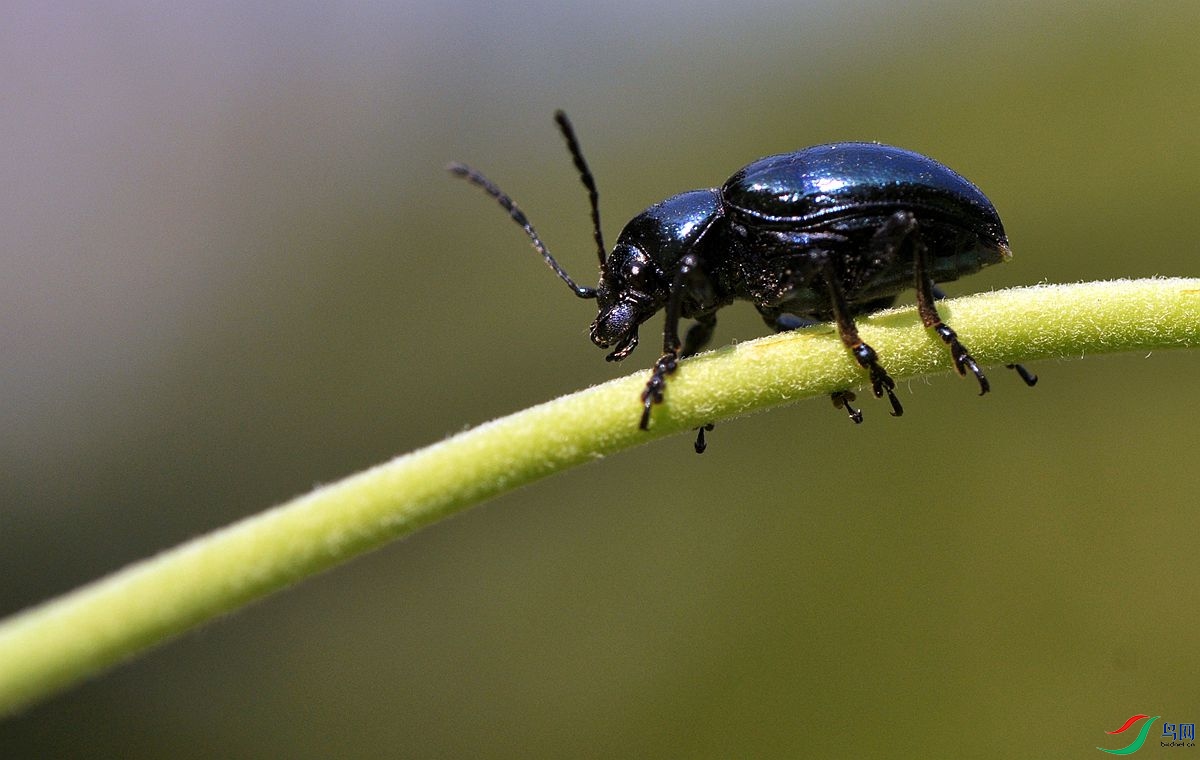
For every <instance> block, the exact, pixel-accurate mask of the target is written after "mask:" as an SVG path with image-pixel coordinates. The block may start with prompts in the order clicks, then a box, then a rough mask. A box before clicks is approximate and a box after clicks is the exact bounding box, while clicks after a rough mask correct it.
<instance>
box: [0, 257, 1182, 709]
mask: <svg viewBox="0 0 1200 760" xmlns="http://www.w3.org/2000/svg"><path fill="white" fill-rule="evenodd" d="M939 310H940V311H941V313H942V316H943V318H944V319H945V320H946V322H948V323H949V324H951V325H953V326H954V328H955V329H956V330H957V331H958V333H959V335H960V337H961V338H962V340H963V343H964V344H966V345H967V346H968V347H969V348H970V349H971V351H972V353H973V355H974V356H975V358H976V359H977V360H978V361H979V362H980V364H981V365H996V364H1006V363H1010V362H1017V361H1026V362H1027V361H1034V360H1037V359H1045V358H1050V357H1078V356H1081V355H1084V354H1093V353H1104V352H1116V351H1131V350H1138V351H1149V350H1154V349H1163V348H1179V347H1194V346H1197V345H1200V280H1198V279H1152V280H1124V281H1117V282H1103V283H1083V284H1077V285H1062V286H1049V285H1047V286H1037V287H1030V288H1018V289H1013V290H1006V291H1001V292H996V293H988V294H980V295H976V296H970V297H967V298H959V299H954V300H949V301H944V302H942V303H941V304H939ZM860 328H861V334H862V337H863V339H864V340H866V341H867V342H868V343H870V344H871V345H872V346H874V347H875V349H876V350H877V351H878V352H879V355H880V357H881V360H882V363H883V364H884V366H886V367H887V368H888V370H889V371H890V372H891V374H892V375H893V377H895V378H896V379H897V380H900V379H903V378H909V377H915V376H918V375H924V374H931V373H944V372H947V371H948V370H949V365H950V362H949V356H948V354H947V350H946V347H945V345H943V344H942V343H941V341H940V340H939V339H938V338H937V337H936V336H935V335H933V334H932V333H931V332H930V331H929V330H926V329H924V328H923V327H922V326H921V324H920V322H919V320H918V319H917V317H916V314H915V311H914V310H913V309H911V308H909V309H898V310H891V311H888V312H883V313H880V314H878V315H874V316H872V317H871V318H869V319H862V320H860ZM647 363H648V362H647ZM647 373H648V370H645V369H641V370H639V371H637V372H636V373H634V374H633V375H630V376H628V377H624V378H620V379H618V380H613V381H612V382H608V383H604V384H602V385H597V386H595V387H592V388H588V389H586V390H583V391H580V392H578V393H573V394H571V395H569V396H564V397H562V398H559V399H556V400H554V401H551V402H548V403H545V404H541V405H539V406H535V407H533V408H531V409H526V410H525V411H522V412H518V413H516V414H512V415H510V416H508V417H504V418H502V419H499V420H495V421H493V422H489V423H487V424H484V425H480V426H479V427H477V428H474V429H473V430H468V431H466V432H464V433H461V434H459V435H456V436H454V437H452V438H449V439H447V440H444V441H442V442H440V443H436V444H434V445H432V446H429V447H427V448H424V449H421V450H419V451H416V452H413V453H411V454H407V455H405V456H401V457H398V458H396V459H394V460H392V461H390V462H387V463H384V464H381V465H378V466H376V467H374V468H372V469H369V470H367V471H365V472H362V473H359V474H357V475H352V476H350V477H348V478H346V479H345V480H342V481H340V482H338V483H333V484H331V485H327V486H323V487H321V488H318V489H316V490H315V491H313V492H312V493H309V494H307V495H305V496H301V497H299V498H296V499H294V500H292V501H290V502H287V503H286V504H283V505H280V506H278V507H275V508H273V509H270V510H268V511H266V512H263V513H261V514H258V515H255V516H253V517H249V518H247V519H245V520H242V521H240V522H238V523H235V524H234V525H231V526H229V527H227V528H224V529H221V530H218V531H216V532H214V533H211V534H209V535H207V536H202V537H200V538H197V539H195V540H192V541H189V542H187V543H185V544H183V545H181V546H178V547H176V548H174V549H171V550H169V551H166V552H163V553H162V554H159V555H158V556H156V557H152V558H150V559H147V560H144V561H142V562H139V563H136V564H134V565H131V566H129V567H127V568H125V569H123V570H120V571H118V572H116V573H114V574H112V575H110V576H108V577H107V578H104V579H101V580H99V581H96V582H94V583H92V584H90V585H87V586H85V587H83V588H80V589H78V590H76V591H74V592H72V593H69V594H66V595H64V596H62V597H59V598H57V599H54V600H52V601H50V602H47V603H45V604H42V605H40V606H38V607H35V608H32V609H30V610H27V611H25V612H22V613H19V614H17V615H14V616H12V617H10V618H8V619H7V620H5V621H3V622H0V715H2V714H6V713H11V712H13V711H16V710H19V709H21V708H23V707H25V706H28V705H30V704H32V703H33V702H35V701H37V700H38V699H41V698H44V697H46V696H47V695H49V694H52V693H54V692H55V691H58V690H60V689H63V688H65V687H67V686H68V685H70V684H73V683H76V682H78V681H80V680H82V679H84V678H87V677H88V676H91V675H94V674H96V673H98V672H100V671H102V670H104V669H105V668H107V667H109V666H111V665H113V664H115V663H117V662H119V661H121V660H123V659H126V658H128V657H130V656H132V655H134V654H136V653H138V652H141V651H144V650H146V649H149V648H151V647H153V646H155V645H157V644H160V643H162V642H163V641H165V640H167V639H169V638H171V637H172V636H175V635H178V634H179V633H181V632H183V631H186V630H187V629H189V628H191V627H193V626H196V625H199V624H200V623H203V622H205V621H207V620H210V619H212V618H214V617H217V616H219V615H222V614H224V613H227V612H230V611H231V610H234V609H236V608H238V607H240V606H242V605H244V604H246V603H248V602H250V601H252V600H255V599H258V598H260V597H262V596H265V595H266V594H269V593H271V592H273V591H276V590H278V589H281V588H283V587H285V586H287V585H289V584H291V583H294V582H296V581H298V580H300V579H301V578H304V577H306V576H309V575H312V574H315V573H317V572H319V571H320V570H323V569H325V568H327V567H329V566H331V565H334V564H336V563H339V562H342V561H345V560H346V559H349V558H350V557H353V556H354V555H356V554H359V553H362V552H365V551H367V550H369V549H372V548H375V547H378V546H379V545H381V544H383V543H385V542H387V541H390V540H392V539H395V538H399V537H401V536H406V535H408V534H410V533H412V532H414V531H416V530H417V529H418V528H420V527H422V526H424V525H428V524H429V523H432V522H435V521H437V520H439V519H441V518H443V517H445V516H447V515H450V514H452V513H454V512H458V511H460V510H462V509H465V508H466V507H468V506H471V505H473V504H477V503H479V502H481V501H483V500H485V499H487V498H489V497H492V496H495V495H497V494H500V493H504V492H505V491H509V490H512V489H514V488H517V487H518V486H521V485H524V484H526V483H529V482H532V481H534V480H537V479H539V478H542V477H545V476H547V475H550V474H552V473H555V472H559V471H561V470H564V469H566V468H568V467H571V466H572V465H576V464H580V463H583V462H586V461H588V460H591V459H596V458H599V457H602V456H604V455H605V454H609V453H611V452H615V451H619V450H622V449H627V448H632V447H634V446H637V445H639V444H643V443H647V442H649V441H652V440H654V439H656V438H659V437H662V436H665V435H670V434H673V433H677V432H680V431H683V430H689V429H691V428H694V427H696V426H698V425H700V424H703V423H706V422H710V421H713V420H720V419H722V418H725V417H729V416H732V415H737V414H744V413H747V412H751V411H755V410H760V409H765V408H767V407H770V406H774V405H777V404H781V403H784V402H787V401H794V400H797V399H802V398H808V397H812V396H823V395H826V394H828V393H830V392H832V391H835V390H839V389H843V388H848V387H857V386H861V385H862V384H863V382H864V380H865V373H864V372H863V371H862V369H861V368H860V367H858V366H857V365H856V364H855V362H854V361H853V359H851V357H850V356H849V354H848V352H847V351H846V350H845V348H844V347H843V346H842V344H841V341H840V340H838V338H837V335H836V334H835V332H834V331H833V329H832V328H830V327H828V326H826V327H815V328H811V329H806V330H801V331H798V332H794V333H787V334H782V335H774V336H771V337H768V338H763V339H761V340H755V341H750V342H746V343H741V344H737V345H732V346H727V347H725V348H722V349H719V350H717V351H714V352H711V353H708V354H704V355H702V356H698V357H695V358H693V359H690V360H688V361H685V362H683V363H682V364H681V366H680V367H679V370H678V372H677V373H676V374H675V375H673V376H672V377H671V379H670V382H669V384H668V388H667V398H666V402H665V403H664V404H662V405H661V406H658V407H656V408H655V410H654V417H653V423H652V425H651V429H650V431H649V432H643V431H640V430H638V429H637V420H638V416H639V412H640V407H639V400H638V398H639V394H640V392H641V389H642V387H643V385H644V383H645V380H646V376H647ZM970 382H972V383H973V382H974V381H973V380H971V381H970ZM1000 401H1001V400H999V399H998V400H997V403H999V402H1000ZM867 406H868V413H874V414H879V413H881V409H882V407H878V408H875V407H873V406H871V405H867Z"/></svg>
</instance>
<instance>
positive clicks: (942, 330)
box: [905, 221, 1037, 396]
mask: <svg viewBox="0 0 1200 760" xmlns="http://www.w3.org/2000/svg"><path fill="white" fill-rule="evenodd" d="M915 231H916V223H915V221H914V222H913V223H912V225H911V226H910V227H909V228H908V229H907V230H906V232H905V235H906V236H907V237H908V238H909V240H911V241H912V245H913V249H914V250H913V263H914V268H915V274H916V279H917V313H919V314H920V315H921V323H922V324H924V325H925V327H927V328H929V329H931V330H933V331H934V332H935V333H937V336H938V337H939V338H941V339H942V342H943V343H945V344H946V345H947V346H949V348H950V358H951V360H953V362H954V371H955V372H957V373H958V374H960V375H964V376H965V375H966V374H967V370H970V371H971V374H972V375H974V376H975V379H976V380H977V381H978V382H979V395H980V396H982V395H983V394H985V393H987V392H988V391H989V390H991V384H989V383H988V379H987V376H986V375H984V374H983V370H982V369H980V368H979V364H978V363H977V362H976V361H975V359H974V357H972V356H971V352H970V351H968V350H967V347H966V346H964V345H963V344H962V343H961V342H960V341H959V340H958V333H956V332H954V328H952V327H950V325H948V324H946V323H945V322H943V321H942V318H941V316H940V315H939V314H938V312H937V307H936V306H935V305H934V302H935V301H938V300H940V299H941V298H942V297H943V294H942V292H941V291H940V290H938V288H937V287H936V286H934V284H933V280H932V279H931V278H930V277H929V274H928V270H929V262H928V259H929V250H928V249H927V248H926V247H925V244H924V243H923V242H921V240H919V239H915V238H914V237H913V236H912V233H914V232H915ZM1023 370H1025V368H1024V367H1022V368H1021V370H1018V371H1019V372H1021V377H1022V378H1023V379H1024V378H1025V377H1026V375H1029V373H1028V371H1023ZM1026 382H1028V380H1026ZM1034 382H1037V380H1036V378H1035V379H1034Z"/></svg>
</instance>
